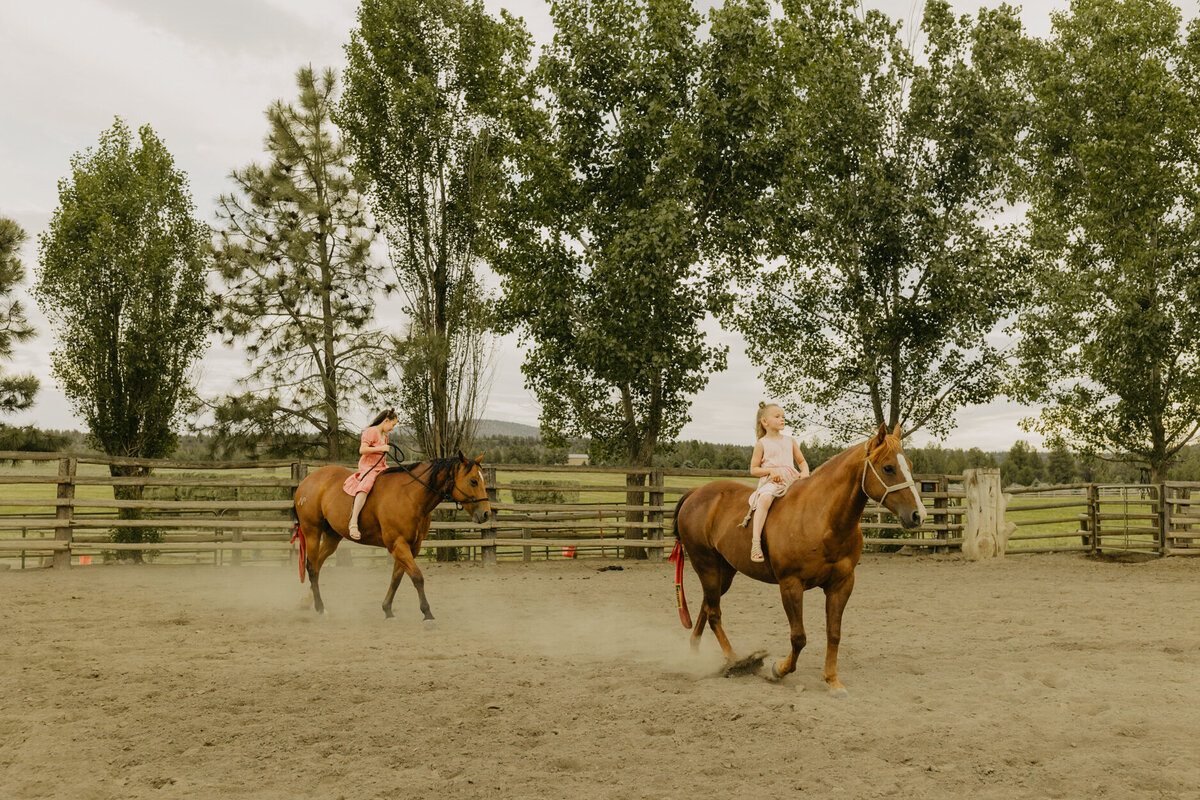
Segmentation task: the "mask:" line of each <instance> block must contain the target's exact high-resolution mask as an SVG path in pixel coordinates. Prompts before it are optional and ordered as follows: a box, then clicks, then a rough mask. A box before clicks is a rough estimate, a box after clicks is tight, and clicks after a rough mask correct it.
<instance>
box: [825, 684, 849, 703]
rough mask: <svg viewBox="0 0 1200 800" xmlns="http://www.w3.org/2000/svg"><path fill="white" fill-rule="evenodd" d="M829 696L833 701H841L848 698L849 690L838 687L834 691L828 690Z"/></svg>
mask: <svg viewBox="0 0 1200 800" xmlns="http://www.w3.org/2000/svg"><path fill="white" fill-rule="evenodd" d="M829 696H830V697H832V698H833V699H834V700H842V699H844V698H847V697H849V696H850V690H849V689H847V688H846V687H845V686H839V687H838V688H836V689H830V690H829Z"/></svg>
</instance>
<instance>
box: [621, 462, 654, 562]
mask: <svg viewBox="0 0 1200 800" xmlns="http://www.w3.org/2000/svg"><path fill="white" fill-rule="evenodd" d="M645 486H646V473H644V472H627V473H625V489H626V491H625V521H626V522H642V521H643V520H644V519H645V518H646V516H645V512H644V511H642V510H641V509H640V508H638V506H641V505H644V504H645V502H646V494H645V492H646V489H645ZM644 534H645V530H644V529H643V528H640V527H638V528H623V529H622V530H621V538H623V539H643V538H645V535H644ZM647 555H648V551H647V550H646V548H644V547H626V548H625V558H646V557H647Z"/></svg>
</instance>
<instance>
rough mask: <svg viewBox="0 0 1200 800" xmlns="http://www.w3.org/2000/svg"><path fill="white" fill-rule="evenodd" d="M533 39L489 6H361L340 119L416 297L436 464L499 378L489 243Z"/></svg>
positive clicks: (413, 380) (405, 386)
mask: <svg viewBox="0 0 1200 800" xmlns="http://www.w3.org/2000/svg"><path fill="white" fill-rule="evenodd" d="M529 48H530V38H529V35H528V33H527V32H526V31H525V30H524V28H523V27H522V25H521V23H520V20H518V19H515V18H514V17H512V16H511V15H510V14H508V12H501V18H500V19H499V20H496V19H493V18H492V17H490V16H489V15H488V14H487V13H486V11H485V10H484V7H483V3H482V2H481V0H439V1H438V2H433V0H364V2H362V4H361V5H360V6H359V11H358V27H357V28H356V29H355V30H354V31H353V33H352V34H351V39H350V43H349V44H348V45H347V46H346V57H347V66H346V71H345V81H346V89H345V93H344V96H343V98H342V102H341V105H340V107H339V111H338V114H337V116H336V119H337V120H338V122H339V124H340V125H341V126H342V128H343V130H344V131H345V136H346V141H347V143H348V144H349V146H350V148H351V149H352V150H353V152H354V155H355V169H356V170H357V171H358V172H359V174H360V175H362V176H363V178H364V179H365V180H366V181H367V182H368V185H369V195H370V200H371V203H372V207H373V209H374V211H375V216H376V218H377V219H378V220H379V221H380V222H381V223H382V225H383V228H384V230H385V232H386V234H387V239H388V242H389V244H390V247H391V255H392V266H393V269H394V271H395V274H396V278H397V281H398V284H399V287H400V290H401V291H402V292H403V294H404V296H405V297H406V299H407V301H408V302H407V305H406V307H405V309H404V310H405V312H406V313H407V314H408V317H409V320H410V322H409V329H408V335H407V337H406V339H405V341H404V343H403V346H402V348H401V349H400V351H399V353H400V362H401V372H402V375H401V382H400V387H399V391H400V400H401V406H402V411H403V412H404V416H405V418H406V422H407V424H408V427H409V428H410V429H411V431H412V432H413V434H414V436H415V438H416V441H417V445H418V447H419V448H420V449H421V450H423V451H424V453H425V454H426V456H428V457H445V456H450V455H453V454H454V453H455V452H457V451H458V450H460V449H463V450H465V449H469V446H470V444H471V442H472V440H473V438H474V426H475V423H476V419H477V417H478V412H479V410H480V407H481V405H482V403H483V400H484V398H485V397H486V394H487V389H488V385H489V380H490V366H489V365H490V357H491V345H492V340H491V338H490V333H489V330H488V327H489V314H490V304H489V301H488V298H487V293H486V291H485V289H484V287H483V285H482V284H481V282H480V280H479V278H478V276H477V274H476V269H477V267H478V265H479V263H480V260H481V258H482V257H483V255H484V254H485V253H486V252H487V251H488V250H489V249H490V248H491V247H492V238H493V236H494V225H495V221H494V218H495V216H496V214H497V213H498V208H497V199H498V198H499V197H500V196H501V194H502V192H503V187H504V186H505V184H506V182H507V181H508V180H509V178H508V168H507V164H508V161H509V159H510V154H511V150H512V142H513V131H514V124H515V123H514V116H515V115H517V114H519V113H521V109H522V107H523V106H524V105H525V104H527V102H528V99H527V97H526V93H527V91H528V86H527V85H526V84H527V76H526V71H527V70H526V64H527V62H528V59H529Z"/></svg>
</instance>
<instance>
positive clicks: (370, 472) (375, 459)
mask: <svg viewBox="0 0 1200 800" xmlns="http://www.w3.org/2000/svg"><path fill="white" fill-rule="evenodd" d="M396 421H397V420H396V412H395V411H393V410H392V409H390V408H389V409H388V410H387V411H384V412H382V413H380V415H379V416H378V417H376V418H375V419H374V421H373V422H372V423H371V424H370V425H368V426H367V429H366V430H365V431H363V432H362V444H361V445H359V448H358V452H359V454H360V456H361V457H360V458H359V459H358V472H355V473H354V474H353V475H351V476H350V477H349V478H346V482H345V483H343V484H342V490H343V491H344V492H345V493H346V494H348V495H350V496H351V497H353V498H354V509H353V510H352V511H351V512H350V538H351V539H355V540H357V539H358V538H359V537H361V536H362V533H360V532H359V530H358V512H360V511H362V507H363V505H365V504H366V502H367V493H368V492H370V491H371V487H372V486H374V485H375V477H376V476H377V475H378V474H379V473H381V472H383V471H384V470H385V469H386V468H387V452H388V449H389V448H388V434H389V433H391V432H392V428H394V427H396Z"/></svg>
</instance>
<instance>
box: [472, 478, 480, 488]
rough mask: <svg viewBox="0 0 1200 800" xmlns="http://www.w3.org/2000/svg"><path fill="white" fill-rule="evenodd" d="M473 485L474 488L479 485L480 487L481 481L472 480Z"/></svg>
mask: <svg viewBox="0 0 1200 800" xmlns="http://www.w3.org/2000/svg"><path fill="white" fill-rule="evenodd" d="M471 485H472V486H478V485H479V481H477V480H475V479H474V478H471Z"/></svg>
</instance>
